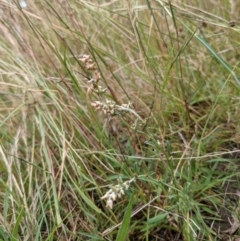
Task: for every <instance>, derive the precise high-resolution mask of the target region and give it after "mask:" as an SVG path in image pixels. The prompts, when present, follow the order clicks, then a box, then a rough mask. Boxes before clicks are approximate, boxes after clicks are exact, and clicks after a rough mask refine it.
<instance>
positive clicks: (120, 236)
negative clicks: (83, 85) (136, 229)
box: [116, 194, 134, 241]
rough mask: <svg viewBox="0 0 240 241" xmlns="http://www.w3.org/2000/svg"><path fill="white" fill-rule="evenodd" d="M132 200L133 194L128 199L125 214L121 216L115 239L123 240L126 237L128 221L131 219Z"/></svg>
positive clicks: (117, 240)
mask: <svg viewBox="0 0 240 241" xmlns="http://www.w3.org/2000/svg"><path fill="white" fill-rule="evenodd" d="M133 201H134V195H133V194H132V196H131V198H130V201H129V203H128V206H127V209H126V212H125V215H124V217H123V221H122V225H121V227H120V229H119V231H118V234H117V238H116V241H124V240H126V238H127V234H128V232H127V231H128V228H129V223H130V219H131V211H132V204H133Z"/></svg>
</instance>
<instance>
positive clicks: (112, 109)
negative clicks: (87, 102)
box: [91, 99, 132, 116]
mask: <svg viewBox="0 0 240 241" xmlns="http://www.w3.org/2000/svg"><path fill="white" fill-rule="evenodd" d="M131 105H132V104H131V102H129V103H128V104H122V105H117V104H116V103H115V102H114V101H112V100H108V99H107V100H106V102H105V103H104V102H101V101H95V102H93V103H91V106H92V107H94V108H95V109H96V110H102V111H103V113H104V114H105V115H110V116H114V115H117V114H120V113H123V112H127V111H129V110H130V108H131Z"/></svg>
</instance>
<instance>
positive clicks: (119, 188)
mask: <svg viewBox="0 0 240 241" xmlns="http://www.w3.org/2000/svg"><path fill="white" fill-rule="evenodd" d="M133 181H135V178H132V179H131V180H129V181H126V182H122V181H121V180H118V183H119V184H118V185H115V186H113V187H111V188H110V190H109V191H108V192H106V194H105V195H104V196H102V197H101V199H102V200H103V199H107V201H106V207H108V208H110V209H112V208H113V202H114V201H116V199H117V198H120V197H121V196H122V195H124V190H128V189H129V187H130V184H131V182H133Z"/></svg>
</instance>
